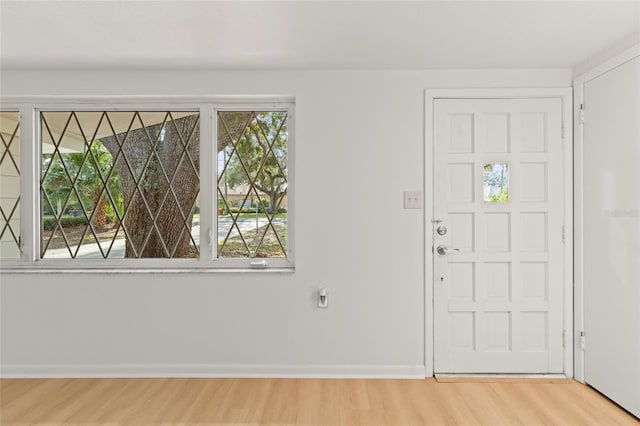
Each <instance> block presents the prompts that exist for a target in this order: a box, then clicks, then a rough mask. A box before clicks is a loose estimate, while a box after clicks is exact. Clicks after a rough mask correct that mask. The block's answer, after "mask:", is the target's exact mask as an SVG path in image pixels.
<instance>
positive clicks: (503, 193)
mask: <svg viewBox="0 0 640 426" xmlns="http://www.w3.org/2000/svg"><path fill="white" fill-rule="evenodd" d="M489 201H491V202H492V203H496V202H502V203H506V202H507V201H509V188H504V187H503V188H502V189H500V192H499V193H497V194H492V195H490V196H489Z"/></svg>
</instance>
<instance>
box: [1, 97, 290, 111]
mask: <svg viewBox="0 0 640 426" xmlns="http://www.w3.org/2000/svg"><path fill="white" fill-rule="evenodd" d="M25 103H27V104H34V105H45V106H49V105H59V104H61V103H62V104H65V107H66V105H79V106H82V107H84V108H89V107H92V106H95V107H98V108H103V107H104V106H105V105H113V104H126V105H129V104H133V105H136V106H140V105H143V106H144V105H145V104H147V105H149V106H151V107H153V106H154V105H155V106H156V107H157V106H158V105H159V104H162V106H165V105H164V104H167V103H169V104H171V105H184V104H187V105H191V106H192V107H197V105H199V104H202V103H207V104H210V103H220V104H226V105H248V104H250V105H256V104H259V105H278V104H283V103H295V97H294V96H290V95H258V96H250V95H246V96H245V95H223V96H217V95H202V96H200V95H106V96H102V95H96V96H85V95H77V96H76V95H74V96H67V95H63V96H56V95H51V96H31V95H26V96H19V95H14V96H0V107H2V108H5V104H25Z"/></svg>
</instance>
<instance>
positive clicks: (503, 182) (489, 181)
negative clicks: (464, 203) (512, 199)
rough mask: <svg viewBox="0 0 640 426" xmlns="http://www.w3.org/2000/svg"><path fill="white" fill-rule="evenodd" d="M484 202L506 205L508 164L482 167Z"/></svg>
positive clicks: (492, 164)
mask: <svg viewBox="0 0 640 426" xmlns="http://www.w3.org/2000/svg"><path fill="white" fill-rule="evenodd" d="M484 201H485V202H487V203H506V202H508V201H509V164H508V163H489V164H485V165H484Z"/></svg>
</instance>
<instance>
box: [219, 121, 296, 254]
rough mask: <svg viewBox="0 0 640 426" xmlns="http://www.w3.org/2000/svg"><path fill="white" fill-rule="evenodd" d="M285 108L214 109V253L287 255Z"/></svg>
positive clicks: (286, 134)
mask: <svg viewBox="0 0 640 426" xmlns="http://www.w3.org/2000/svg"><path fill="white" fill-rule="evenodd" d="M287 136H288V133H287V113H286V112H282V111H268V112H265V111H252V112H248V111H224V112H218V179H217V184H218V190H217V192H218V257H219V258H255V257H278V258H286V257H287V201H286V199H287Z"/></svg>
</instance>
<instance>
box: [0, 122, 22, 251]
mask: <svg viewBox="0 0 640 426" xmlns="http://www.w3.org/2000/svg"><path fill="white" fill-rule="evenodd" d="M0 141H1V142H2V145H1V146H0V215H1V217H0V229H1V231H0V259H18V258H20V113H19V112H18V111H2V112H0Z"/></svg>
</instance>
